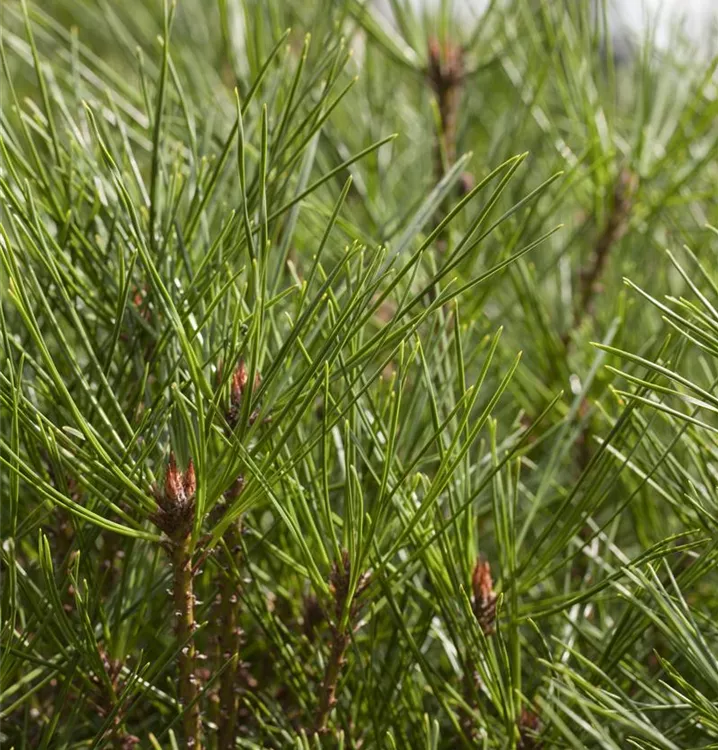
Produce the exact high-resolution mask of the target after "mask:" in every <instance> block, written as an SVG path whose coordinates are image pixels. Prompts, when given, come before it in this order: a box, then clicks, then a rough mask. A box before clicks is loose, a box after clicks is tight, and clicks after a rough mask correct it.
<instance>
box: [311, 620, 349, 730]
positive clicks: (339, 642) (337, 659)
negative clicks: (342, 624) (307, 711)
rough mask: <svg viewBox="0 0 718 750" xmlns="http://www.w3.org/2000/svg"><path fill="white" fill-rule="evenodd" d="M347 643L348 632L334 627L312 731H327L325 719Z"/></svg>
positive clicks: (331, 703) (332, 700) (327, 715)
mask: <svg viewBox="0 0 718 750" xmlns="http://www.w3.org/2000/svg"><path fill="white" fill-rule="evenodd" d="M348 645H349V633H348V632H347V631H346V630H345V631H343V632H340V631H339V630H338V629H336V628H334V629H333V632H332V649H331V653H330V654H329V661H328V662H327V668H326V670H325V672H324V679H323V680H322V687H321V692H320V695H319V708H318V709H317V715H316V719H315V721H314V731H315V732H316V733H317V734H324V733H325V732H326V731H327V719H328V718H329V714H330V712H331V710H332V708H334V705H335V704H336V702H337V699H336V692H337V683H338V682H339V676H340V674H341V670H342V666H343V665H344V652H345V651H346V649H347V646H348Z"/></svg>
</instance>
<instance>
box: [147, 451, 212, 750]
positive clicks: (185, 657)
mask: <svg viewBox="0 0 718 750" xmlns="http://www.w3.org/2000/svg"><path fill="white" fill-rule="evenodd" d="M195 490H196V482H195V473H194V464H193V463H192V459H190V461H189V465H188V466H187V470H186V471H185V472H184V474H183V473H182V472H180V471H179V470H178V469H177V463H176V461H175V457H174V454H172V453H170V458H169V462H168V465H167V472H166V474H165V486H164V490H163V492H159V491H156V493H155V496H156V499H157V502H158V504H159V506H160V507H159V510H158V512H157V513H156V514H155V515H154V516H153V517H152V520H153V521H154V522H155V524H156V525H157V527H158V528H160V529H161V530H162V531H164V533H165V534H166V535H167V537H168V539H169V541H168V545H167V546H168V549H169V552H170V557H171V560H172V571H173V578H172V596H173V600H174V608H175V618H176V624H175V633H176V636H177V642H178V643H179V644H183V645H182V648H181V650H180V654H179V657H178V672H179V686H178V689H179V696H180V701H181V704H182V707H183V708H184V715H183V717H182V724H183V729H184V735H185V744H186V746H187V747H188V748H192V750H201V748H202V737H201V728H202V725H201V716H200V705H199V701H198V697H199V687H198V680H197V675H196V673H195V668H196V664H195V662H196V659H195V645H194V641H193V636H194V631H195V628H196V625H195V619H194V590H193V579H194V574H193V571H192V553H193V545H192V537H191V532H192V526H193V523H194V513H195V505H194V496H195Z"/></svg>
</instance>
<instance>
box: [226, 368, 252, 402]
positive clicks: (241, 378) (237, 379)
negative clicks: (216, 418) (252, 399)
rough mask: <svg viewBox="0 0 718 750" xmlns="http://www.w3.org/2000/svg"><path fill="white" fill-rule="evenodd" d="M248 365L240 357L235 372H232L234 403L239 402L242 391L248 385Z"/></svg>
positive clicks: (231, 393) (232, 396)
mask: <svg viewBox="0 0 718 750" xmlns="http://www.w3.org/2000/svg"><path fill="white" fill-rule="evenodd" d="M247 377H248V375H247V365H245V364H244V360H243V359H240V360H239V364H238V365H237V367H236V369H235V371H234V373H233V374H232V386H231V392H230V395H231V398H232V403H233V404H238V403H239V402H240V401H241V400H242V392H243V391H244V389H245V388H246V387H247Z"/></svg>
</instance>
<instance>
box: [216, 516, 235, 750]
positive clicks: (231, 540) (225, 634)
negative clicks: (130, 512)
mask: <svg viewBox="0 0 718 750" xmlns="http://www.w3.org/2000/svg"><path fill="white" fill-rule="evenodd" d="M225 539H226V540H227V544H228V545H229V548H230V549H234V548H235V547H236V546H237V544H238V539H237V530H236V528H234V527H230V528H229V529H228V530H227V532H226V533H225ZM219 607H220V608H219V628H220V632H219V652H220V658H221V661H222V662H225V661H226V660H227V659H232V662H231V663H230V664H229V665H228V666H227V667H226V669H225V670H224V671H223V672H222V674H221V676H220V682H219V731H218V740H217V747H218V748H219V750H230V748H233V747H234V746H235V728H236V723H237V709H238V705H237V691H236V679H237V670H238V664H239V646H240V631H239V626H238V622H237V615H238V612H237V584H236V582H235V580H234V578H233V576H232V575H231V571H228V573H227V575H226V576H225V578H224V580H223V581H222V585H221V590H220V605H219Z"/></svg>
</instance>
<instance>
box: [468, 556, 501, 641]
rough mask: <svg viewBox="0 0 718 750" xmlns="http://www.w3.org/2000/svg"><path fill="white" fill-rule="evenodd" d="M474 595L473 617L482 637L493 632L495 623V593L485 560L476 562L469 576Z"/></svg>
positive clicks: (489, 568)
mask: <svg viewBox="0 0 718 750" xmlns="http://www.w3.org/2000/svg"><path fill="white" fill-rule="evenodd" d="M471 589H472V592H473V595H474V615H475V616H476V620H477V622H478V623H479V626H480V627H481V630H482V632H483V633H484V635H491V634H492V633H493V632H494V623H495V621H496V593H495V592H494V582H493V580H492V578H491V566H490V565H489V563H488V561H487V560H477V561H476V565H475V566H474V572H473V574H472V576H471Z"/></svg>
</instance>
